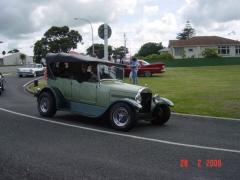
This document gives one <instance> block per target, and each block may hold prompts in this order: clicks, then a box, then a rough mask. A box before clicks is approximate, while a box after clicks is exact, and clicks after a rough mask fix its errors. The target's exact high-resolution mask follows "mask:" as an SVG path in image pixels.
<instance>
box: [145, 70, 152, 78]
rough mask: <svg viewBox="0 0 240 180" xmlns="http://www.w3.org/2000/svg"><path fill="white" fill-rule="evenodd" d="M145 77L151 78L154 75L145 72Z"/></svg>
mask: <svg viewBox="0 0 240 180" xmlns="http://www.w3.org/2000/svg"><path fill="white" fill-rule="evenodd" d="M144 76H145V77H151V76H152V73H151V72H150V71H146V72H144Z"/></svg>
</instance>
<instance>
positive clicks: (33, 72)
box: [17, 63, 44, 77]
mask: <svg viewBox="0 0 240 180" xmlns="http://www.w3.org/2000/svg"><path fill="white" fill-rule="evenodd" d="M17 74H18V76H19V77H23V76H34V77H36V76H39V75H43V74H44V67H43V65H42V64H37V63H28V64H26V65H25V67H24V68H18V69H17Z"/></svg>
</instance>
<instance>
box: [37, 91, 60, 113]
mask: <svg viewBox="0 0 240 180" xmlns="http://www.w3.org/2000/svg"><path fill="white" fill-rule="evenodd" d="M38 111H39V113H40V114H41V115H42V116H44V117H52V116H54V115H55V114H56V112H57V108H56V101H55V99H54V97H53V96H52V95H51V94H50V93H48V92H44V93H42V94H41V95H40V96H39V99H38Z"/></svg>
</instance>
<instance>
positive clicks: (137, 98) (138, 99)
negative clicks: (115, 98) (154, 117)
mask: <svg viewBox="0 0 240 180" xmlns="http://www.w3.org/2000/svg"><path fill="white" fill-rule="evenodd" d="M135 100H136V101H137V103H139V104H141V102H142V97H141V95H140V94H137V95H136V97H135Z"/></svg>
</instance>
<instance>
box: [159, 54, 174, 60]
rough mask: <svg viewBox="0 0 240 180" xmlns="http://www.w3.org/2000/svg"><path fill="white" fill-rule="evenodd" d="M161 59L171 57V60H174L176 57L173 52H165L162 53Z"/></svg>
mask: <svg viewBox="0 0 240 180" xmlns="http://www.w3.org/2000/svg"><path fill="white" fill-rule="evenodd" d="M160 59H169V60H173V59H174V57H173V55H172V54H171V53H164V54H161V55H160Z"/></svg>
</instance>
